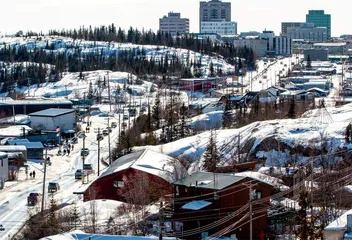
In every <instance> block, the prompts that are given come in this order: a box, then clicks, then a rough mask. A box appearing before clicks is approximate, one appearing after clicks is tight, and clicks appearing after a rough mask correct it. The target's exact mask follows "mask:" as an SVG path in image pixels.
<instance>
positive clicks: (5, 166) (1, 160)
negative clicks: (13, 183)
mask: <svg viewBox="0 0 352 240" xmlns="http://www.w3.org/2000/svg"><path fill="white" fill-rule="evenodd" d="M7 180H9V159H8V158H7V154H6V153H3V152H0V186H1V185H2V183H3V182H5V181H7Z"/></svg>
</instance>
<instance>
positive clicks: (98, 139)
mask: <svg viewBox="0 0 352 240" xmlns="http://www.w3.org/2000/svg"><path fill="white" fill-rule="evenodd" d="M97 141H98V177H99V172H100V128H98V136H97Z"/></svg>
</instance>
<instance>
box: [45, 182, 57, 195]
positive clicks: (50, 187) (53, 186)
mask: <svg viewBox="0 0 352 240" xmlns="http://www.w3.org/2000/svg"><path fill="white" fill-rule="evenodd" d="M57 191H60V185H59V183H57V182H49V185H48V192H49V193H51V192H57Z"/></svg>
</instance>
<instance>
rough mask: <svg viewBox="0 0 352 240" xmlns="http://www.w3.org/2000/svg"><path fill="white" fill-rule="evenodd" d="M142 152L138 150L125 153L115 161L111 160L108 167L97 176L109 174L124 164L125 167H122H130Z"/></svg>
mask: <svg viewBox="0 0 352 240" xmlns="http://www.w3.org/2000/svg"><path fill="white" fill-rule="evenodd" d="M143 153H144V150H143V151H138V152H133V153H130V154H127V155H125V156H122V157H120V158H118V159H116V161H114V162H112V163H111V165H110V166H109V168H108V169H107V170H106V171H105V172H103V173H102V174H101V175H100V177H99V178H102V177H105V176H107V175H110V174H112V173H114V172H116V170H117V169H119V168H121V167H122V166H124V165H126V167H124V168H123V169H127V168H129V167H131V166H132V165H133V163H134V162H135V161H136V160H138V159H139V157H140V156H142V154H143Z"/></svg>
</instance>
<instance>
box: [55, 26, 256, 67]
mask: <svg viewBox="0 0 352 240" xmlns="http://www.w3.org/2000/svg"><path fill="white" fill-rule="evenodd" d="M49 35H54V36H63V37H71V38H73V39H84V40H88V41H106V42H111V41H113V42H118V43H134V44H142V45H159V46H168V47H175V48H183V49H188V50H191V51H195V52H199V53H203V54H207V55H210V56H214V54H219V55H221V56H223V57H224V58H225V59H229V60H230V59H233V58H237V57H239V58H243V59H246V61H245V64H246V65H247V66H248V68H250V69H253V68H254V67H255V59H254V54H253V50H252V49H251V48H247V47H243V48H235V47H234V45H233V44H219V43H212V42H211V40H210V39H209V38H206V39H205V40H203V41H199V39H198V38H197V37H195V36H194V35H185V36H179V35H178V36H176V38H173V37H172V36H171V35H170V34H169V33H166V32H160V31H157V32H156V33H155V32H153V31H152V30H148V31H144V30H142V31H140V30H138V29H134V28H132V27H130V28H129V30H128V31H127V33H126V32H125V30H123V29H121V28H118V29H117V28H116V27H115V25H114V24H111V25H108V26H100V27H95V28H92V27H91V26H89V27H88V28H85V27H84V26H83V27H80V28H79V29H72V30H61V31H56V30H50V31H49Z"/></svg>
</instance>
